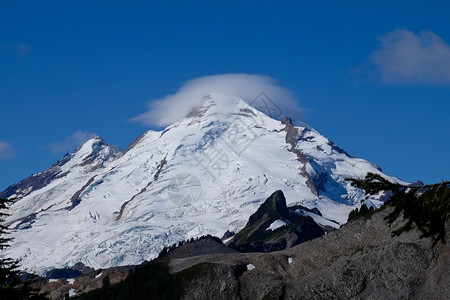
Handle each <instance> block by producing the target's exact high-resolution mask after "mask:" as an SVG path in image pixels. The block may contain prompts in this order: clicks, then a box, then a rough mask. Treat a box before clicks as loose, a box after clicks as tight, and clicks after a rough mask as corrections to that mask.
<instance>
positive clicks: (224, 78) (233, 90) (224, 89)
mask: <svg viewBox="0 0 450 300" xmlns="http://www.w3.org/2000/svg"><path fill="white" fill-rule="evenodd" d="M261 92H264V93H265V94H266V95H268V96H269V97H270V99H271V100H272V101H273V102H274V103H276V105H277V106H279V107H280V108H281V109H282V110H285V111H289V115H290V116H291V117H293V118H296V114H299V112H300V109H299V108H298V106H297V103H296V101H295V100H294V97H293V95H292V93H291V92H290V91H289V90H287V89H286V88H283V87H280V86H278V85H277V84H276V80H275V79H273V78H271V77H268V76H260V75H251V74H222V75H212V76H204V77H199V78H195V79H192V80H189V81H187V82H186V83H184V84H183V86H181V87H180V88H179V90H178V91H177V93H175V94H170V95H167V96H165V97H162V98H159V99H156V100H153V101H150V103H149V104H148V111H147V112H145V113H143V114H141V115H139V116H137V117H135V118H133V119H132V121H137V122H141V123H143V124H145V125H150V126H155V125H156V126H167V125H170V124H172V123H174V122H176V121H178V120H180V119H182V118H183V117H185V116H186V115H187V114H188V113H189V112H190V111H191V109H192V108H193V107H195V106H197V105H198V104H199V103H200V101H201V100H202V98H203V96H205V95H206V94H210V93H218V94H227V95H231V96H236V97H239V98H241V99H243V100H244V101H246V102H247V103H250V102H252V101H253V100H254V99H255V98H256V97H257V96H258V95H259V94H260V93H261Z"/></svg>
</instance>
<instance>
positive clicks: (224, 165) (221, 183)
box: [0, 94, 402, 274]
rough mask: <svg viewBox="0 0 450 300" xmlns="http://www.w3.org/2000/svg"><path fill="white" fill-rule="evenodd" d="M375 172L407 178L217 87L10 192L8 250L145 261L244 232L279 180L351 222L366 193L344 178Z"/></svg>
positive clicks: (56, 259)
mask: <svg viewBox="0 0 450 300" xmlns="http://www.w3.org/2000/svg"><path fill="white" fill-rule="evenodd" d="M368 172H372V173H377V174H381V175H382V176H383V177H385V178H387V179H388V180H390V181H393V182H399V183H402V181H401V180H400V179H398V178H395V177H390V176H387V175H385V174H383V173H382V171H381V169H380V168H379V167H378V166H376V165H374V164H372V163H370V162H368V161H366V160H364V159H360V158H355V157H351V156H350V155H348V154H347V153H346V152H345V151H344V150H342V149H340V148H339V147H338V146H337V145H336V144H334V143H333V142H331V141H330V140H328V139H327V138H326V137H324V136H322V135H321V134H319V133H318V132H317V131H316V130H314V129H313V128H311V127H309V126H308V125H306V124H300V125H298V126H294V124H292V122H291V120H290V119H289V118H285V119H284V120H276V119H273V118H271V117H269V116H268V115H266V114H264V112H262V111H259V110H257V109H255V108H254V107H253V106H251V105H249V104H247V103H246V102H245V101H243V100H242V99H240V98H237V97H234V96H230V95H223V94H208V95H205V96H204V98H203V99H202V101H201V104H200V105H199V106H198V107H196V108H195V109H193V110H192V111H191V112H190V113H189V114H188V115H187V116H186V117H185V118H183V119H181V120H179V121H177V122H175V123H174V124H172V125H170V126H168V127H167V128H165V129H164V130H161V131H153V130H149V131H147V132H145V133H144V134H143V135H142V136H140V137H139V138H137V139H136V140H135V142H133V143H132V144H131V145H130V146H129V147H128V148H127V149H126V150H121V149H120V148H118V147H115V146H112V145H110V144H108V143H107V142H106V141H105V140H103V139H102V138H101V137H99V136H96V137H94V138H92V139H91V140H89V141H87V142H86V143H85V144H84V145H82V146H81V147H80V148H78V149H77V150H76V151H75V152H74V153H72V154H69V155H66V156H65V157H64V158H63V159H61V160H60V161H59V162H57V163H56V164H55V165H53V166H52V167H50V168H49V169H47V170H45V171H43V172H40V173H38V174H35V175H32V176H30V177H29V178H26V179H24V180H23V181H21V182H19V183H17V184H15V185H12V186H10V187H9V188H7V189H6V190H5V191H3V192H2V193H0V197H4V198H12V197H16V198H17V200H16V201H15V202H14V204H13V205H12V206H11V208H10V210H9V212H8V213H9V214H10V216H9V217H8V219H7V220H6V221H7V225H9V226H10V228H12V233H11V237H12V238H13V239H14V240H13V242H12V245H11V248H9V249H8V250H7V251H6V252H5V255H6V256H8V257H12V258H17V259H21V265H22V266H23V267H24V268H25V269H26V270H28V271H31V272H36V273H38V274H44V273H45V272H46V271H47V270H49V269H52V268H62V267H67V266H72V265H74V264H75V263H77V262H82V263H84V264H85V265H89V266H91V267H94V268H107V267H112V266H118V265H129V264H138V263H141V262H143V261H145V260H150V259H152V258H154V257H156V256H157V255H158V253H159V252H160V250H161V249H162V248H163V247H164V246H167V245H170V244H173V243H176V242H178V241H181V240H186V239H189V238H192V237H199V236H202V235H206V234H211V235H215V236H219V237H220V236H222V235H223V233H224V232H225V231H227V230H229V231H236V232H237V231H239V230H240V229H242V228H243V227H244V226H245V224H246V222H247V220H248V217H249V216H250V215H251V214H252V213H254V212H255V211H256V210H257V208H258V207H259V205H260V204H261V203H262V202H264V201H265V199H266V198H267V197H268V196H270V195H271V194H272V193H273V192H274V191H276V190H282V191H283V193H284V195H285V196H286V199H287V204H288V206H292V205H302V206H305V207H308V208H314V207H316V208H318V209H319V210H320V211H321V212H322V215H323V217H322V218H317V217H316V221H317V222H319V223H320V222H321V221H322V222H323V223H326V224H324V225H328V223H327V222H330V221H329V220H333V221H336V222H337V223H339V224H344V223H345V222H346V221H347V216H348V213H349V212H350V211H351V210H352V209H354V208H355V207H359V206H360V205H361V200H364V199H365V195H364V192H363V191H362V190H359V189H357V188H355V187H353V186H351V185H350V183H349V182H348V181H345V179H346V178H349V177H352V178H364V176H365V175H366V174H367V173H368ZM383 200H384V199H383V195H378V196H376V197H372V198H370V199H368V201H370V203H371V205H375V206H380V205H381V204H382V203H383Z"/></svg>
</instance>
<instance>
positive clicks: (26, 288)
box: [0, 199, 46, 300]
mask: <svg viewBox="0 0 450 300" xmlns="http://www.w3.org/2000/svg"><path fill="white" fill-rule="evenodd" d="M12 201H13V200H12V199H0V251H1V252H4V250H5V249H7V248H8V247H9V246H10V245H9V242H11V240H12V238H8V237H6V235H7V234H8V227H7V226H5V225H3V222H4V221H5V220H4V219H5V217H7V216H8V214H7V213H5V212H4V211H5V210H6V209H7V208H8V206H9V204H10V203H11V202H12ZM1 252H0V257H1V258H0V300H3V299H5V300H6V299H8V300H12V299H46V298H45V296H43V295H38V293H37V291H36V290H34V289H32V288H31V287H30V284H31V280H26V281H24V280H22V278H23V276H24V273H23V272H21V271H20V270H19V261H18V260H15V259H11V258H7V257H4V256H3V253H1Z"/></svg>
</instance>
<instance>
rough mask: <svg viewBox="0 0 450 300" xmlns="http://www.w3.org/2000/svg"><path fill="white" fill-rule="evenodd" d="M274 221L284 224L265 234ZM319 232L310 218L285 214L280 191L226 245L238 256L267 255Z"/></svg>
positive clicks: (284, 203) (319, 229)
mask: <svg viewBox="0 0 450 300" xmlns="http://www.w3.org/2000/svg"><path fill="white" fill-rule="evenodd" d="M276 220H281V221H284V222H285V223H286V225H285V226H281V227H279V228H277V229H274V230H268V228H269V226H270V225H271V224H272V223H273V222H275V221H276ZM324 234H325V232H324V231H323V230H322V228H321V227H320V226H319V225H317V224H316V222H314V220H313V219H312V218H311V217H308V216H300V215H298V214H296V213H294V212H293V211H292V210H289V209H288V207H287V206H286V199H285V197H284V195H283V192H282V191H276V192H275V193H273V194H272V195H271V196H270V197H269V198H267V200H266V201H265V202H264V203H263V204H261V206H260V207H259V208H258V210H257V211H256V212H255V213H254V214H253V215H251V216H250V218H249V221H248V223H247V225H245V227H244V228H243V229H242V230H241V231H240V232H238V233H237V234H236V235H235V236H234V237H233V239H232V241H231V242H230V243H229V244H228V246H229V247H231V248H233V249H236V250H238V251H241V252H271V251H277V250H281V249H287V248H290V247H293V246H295V245H298V244H299V243H303V242H305V241H308V240H311V239H314V238H317V237H319V236H322V235H324Z"/></svg>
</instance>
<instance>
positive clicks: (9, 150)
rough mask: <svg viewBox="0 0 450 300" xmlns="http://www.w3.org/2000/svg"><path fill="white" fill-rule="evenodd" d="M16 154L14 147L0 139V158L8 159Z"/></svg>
mask: <svg viewBox="0 0 450 300" xmlns="http://www.w3.org/2000/svg"><path fill="white" fill-rule="evenodd" d="M14 156H16V150H15V149H14V147H13V146H12V145H11V144H9V143H7V142H4V141H0V160H7V159H10V158H13V157H14Z"/></svg>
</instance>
